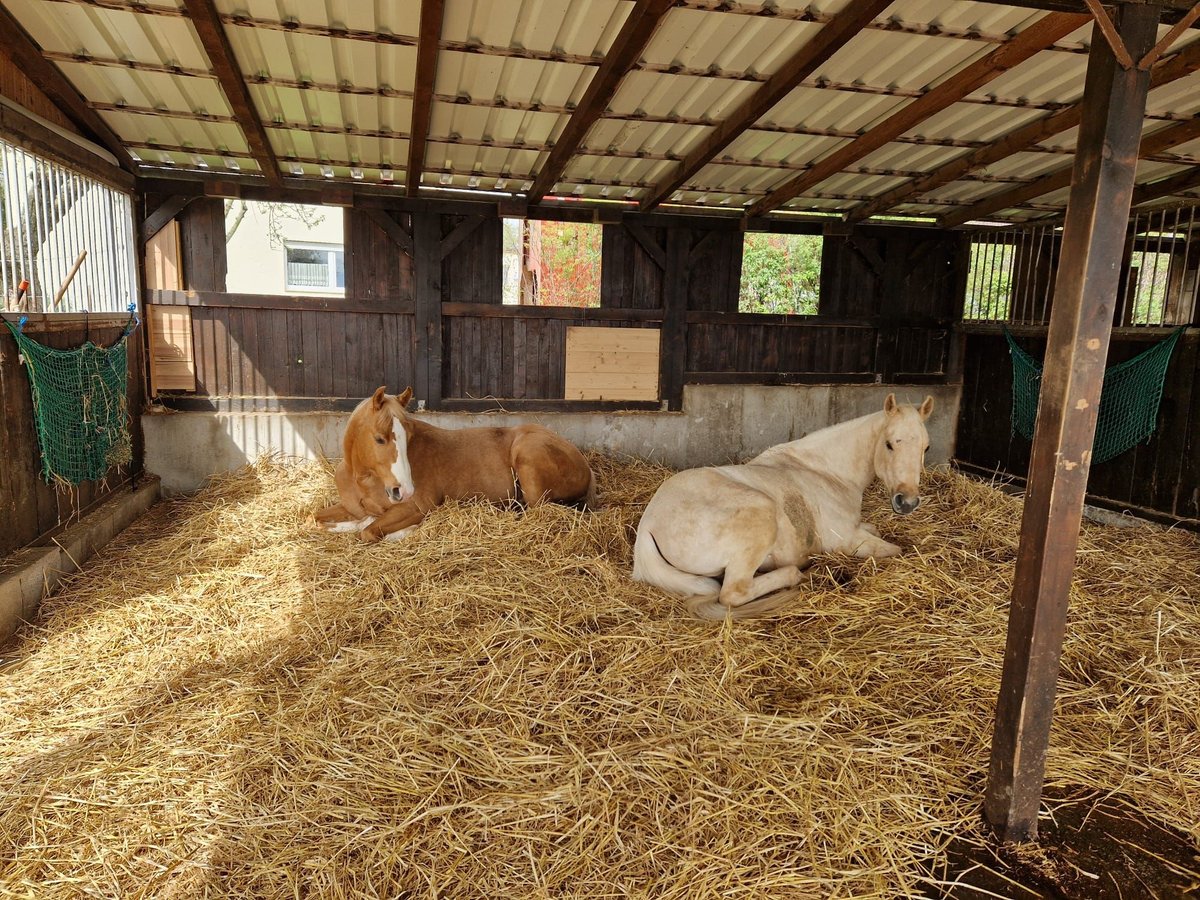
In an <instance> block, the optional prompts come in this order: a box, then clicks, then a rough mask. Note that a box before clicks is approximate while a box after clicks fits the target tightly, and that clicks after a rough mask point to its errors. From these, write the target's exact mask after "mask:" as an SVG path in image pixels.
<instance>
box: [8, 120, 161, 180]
mask: <svg viewBox="0 0 1200 900" xmlns="http://www.w3.org/2000/svg"><path fill="white" fill-rule="evenodd" d="M0 134H3V135H4V139H5V140H7V141H8V142H9V143H11V144H14V145H15V146H18V147H22V148H24V149H25V150H28V151H29V152H30V153H36V154H37V155H39V156H43V157H45V158H46V159H49V160H53V161H54V162H57V163H61V164H63V165H65V166H67V167H68V168H72V169H75V170H77V171H81V172H87V173H88V175H89V176H90V177H92V178H95V179H96V180H97V181H100V182H103V183H104V184H107V185H109V186H110V187H114V188H116V189H117V190H120V191H124V192H126V193H132V192H133V190H134V187H135V185H136V184H137V179H136V178H135V177H134V176H133V175H132V174H130V173H129V172H127V171H126V170H125V169H122V168H120V167H118V166H116V165H113V163H112V162H111V161H110V160H109V158H108V155H107V153H105V151H104V149H103V148H102V147H100V146H98V145H95V149H91V147H92V146H93V143H92V141H90V140H88V139H86V138H84V137H83V136H82V135H80V136H78V137H75V136H71V137H67V136H66V135H69V134H71V133H70V132H69V131H67V129H65V128H62V129H60V128H59V127H58V126H57V125H53V124H52V123H48V122H45V121H44V120H40V119H35V118H32V117H31V116H29V115H27V114H26V113H25V111H24V110H23V109H22V108H21V107H19V106H17V105H16V104H13V105H11V106H10V105H9V104H7V103H0ZM99 154H104V155H103V156H101V155H99Z"/></svg>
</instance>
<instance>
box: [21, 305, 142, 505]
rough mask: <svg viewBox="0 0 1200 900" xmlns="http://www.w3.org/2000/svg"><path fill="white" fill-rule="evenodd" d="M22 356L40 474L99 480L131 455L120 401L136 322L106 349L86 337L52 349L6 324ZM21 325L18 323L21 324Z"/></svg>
mask: <svg viewBox="0 0 1200 900" xmlns="http://www.w3.org/2000/svg"><path fill="white" fill-rule="evenodd" d="M5 324H6V325H8V330H9V331H11V332H12V336H13V339H14V340H16V342H17V347H18V348H19V349H20V351H21V355H22V356H23V357H24V359H25V371H27V372H28V373H29V388H30V393H31V394H32V395H33V415H34V419H35V420H36V422H37V436H38V447H39V449H40V450H41V451H42V476H43V477H44V478H45V479H46V481H50V482H53V481H58V482H66V483H68V484H73V485H74V484H79V483H80V482H82V481H95V480H97V479H100V478H103V477H104V475H105V473H106V472H107V471H108V470H109V468H111V467H112V466H116V465H121V464H122V463H127V462H129V461H130V460H131V459H132V458H133V452H132V445H131V442H130V437H129V422H128V415H127V409H126V400H125V384H126V366H127V353H126V349H127V343H128V338H129V333H130V332H131V331H133V329H134V327H135V324H136V320H135V319H134V318H133V316H132V315H131V316H130V320H129V325H127V326H126V328H125V332H124V333H123V334H122V335H121V337H120V338H118V339H117V341H116V343H114V344H113V345H112V346H110V347H97V346H96V345H95V344H93V343H92V342H91V341H88V342H87V343H85V344H84V345H83V346H81V347H77V348H75V349H74V350H55V349H54V348H52V347H45V346H43V345H42V344H39V343H38V342H37V341H35V340H33V339H32V338H30V337H28V336H26V335H25V334H24V333H22V331H21V327H20V326H14V325H13V324H12V323H11V322H7V321H6V322H5ZM23 324H24V323H23V322H22V325H23Z"/></svg>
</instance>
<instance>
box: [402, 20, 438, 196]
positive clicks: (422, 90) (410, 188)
mask: <svg viewBox="0 0 1200 900" xmlns="http://www.w3.org/2000/svg"><path fill="white" fill-rule="evenodd" d="M444 10H445V0H421V26H420V35H419V36H418V38H417V72H416V76H415V85H416V86H415V88H414V89H413V102H412V127H411V128H409V137H408V171H407V172H406V173H405V178H404V183H405V189H406V190H407V192H408V196H410V197H415V196H417V189H418V188H420V186H421V170H422V169H423V168H424V167H425V139H426V138H427V137H428V136H429V120H430V118H431V116H432V114H433V82H434V79H435V78H436V77H437V61H438V41H439V39H440V38H441V36H442V13H443V12H444Z"/></svg>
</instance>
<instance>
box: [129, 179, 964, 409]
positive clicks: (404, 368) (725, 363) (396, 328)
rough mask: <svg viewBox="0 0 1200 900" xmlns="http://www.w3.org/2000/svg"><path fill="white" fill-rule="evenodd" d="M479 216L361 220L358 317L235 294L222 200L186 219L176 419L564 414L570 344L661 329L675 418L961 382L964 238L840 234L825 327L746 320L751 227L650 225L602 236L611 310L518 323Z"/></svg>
mask: <svg viewBox="0 0 1200 900" xmlns="http://www.w3.org/2000/svg"><path fill="white" fill-rule="evenodd" d="M159 199H161V198H155V199H154V201H153V203H157V202H158V200H159ZM153 203H152V202H148V203H147V208H148V209H149V208H151V207H152V205H153ZM463 207H464V205H463V204H459V205H458V207H453V208H446V207H442V209H446V211H445V212H441V211H430V208H418V209H414V210H412V211H402V210H399V209H388V208H386V207H385V206H384V205H383V203H382V201H380V203H379V204H378V205H374V206H368V207H365V208H362V207H354V208H349V209H347V210H346V211H345V222H346V225H345V243H346V260H347V275H346V277H347V291H346V296H345V298H324V297H323V298H316V297H312V298H293V297H264V296H245V295H232V294H228V293H225V258H224V243H223V235H224V232H223V225H222V201H221V200H219V199H213V198H198V199H196V200H194V201H193V202H191V203H190V204H189V205H188V206H187V207H186V209H185V210H184V212H183V213H182V215H181V216H180V221H181V226H182V227H181V230H182V235H183V244H184V251H183V256H184V279H185V287H186V288H187V289H188V290H187V291H186V292H148V293H147V297H146V300H147V302H150V303H169V304H182V305H187V306H190V307H191V308H192V315H193V334H194V343H195V355H196V360H197V370H198V371H197V375H198V379H199V386H198V395H197V396H196V397H194V398H191V399H187V398H176V399H174V400H172V399H171V398H168V399H167V401H166V402H168V403H169V404H173V405H175V406H179V407H183V408H196V407H199V408H213V407H220V406H222V405H231V406H238V407H239V408H272V407H273V406H274V405H277V404H279V403H283V405H291V406H296V407H298V406H301V405H304V403H307V404H308V405H334V406H345V405H349V404H350V403H351V402H352V401H353V400H355V399H356V398H360V397H362V396H364V395H365V394H368V393H370V392H371V391H372V390H374V388H375V387H377V386H378V385H379V384H380V383H384V382H386V383H387V384H388V386H389V387H390V388H392V389H394V390H399V389H401V388H403V387H404V386H406V385H410V384H411V385H412V386H413V387H414V391H415V393H416V396H417V398H418V399H420V400H424V401H425V402H426V404H427V405H428V406H429V407H431V408H438V407H442V408H473V407H477V406H480V405H482V406H487V405H495V403H496V402H497V401H500V402H501V403H502V404H503V405H505V406H508V407H515V406H520V405H522V404H524V405H527V406H528V405H531V404H538V405H542V406H546V407H557V408H565V406H564V404H567V403H568V401H565V400H563V397H564V372H565V353H566V349H565V336H566V329H567V327H568V326H569V325H589V324H590V325H608V326H613V325H616V326H621V327H630V328H656V329H659V331H660V333H661V344H660V346H661V354H660V357H661V371H660V385H659V387H660V396H661V397H662V399H663V400H665V401H666V402H667V403H668V405H669V406H670V407H671V408H675V409H678V408H679V407H680V404H681V399H682V388H683V385H684V384H685V383H714V382H715V383H721V382H742V383H802V382H847V381H851V382H876V381H883V382H897V383H900V382H923V381H924V382H931V381H944V380H946V379H947V378H948V377H952V373H950V372H949V369H948V365H949V361H950V359H951V353H950V343H951V340H950V337H951V327H952V323H953V321H954V319H955V318H956V313H957V304H958V303H959V297H961V293H960V292H961V285H962V281H963V279H964V278H965V274H966V260H967V243H966V241H967V238H966V237H965V236H964V235H962V234H959V233H949V232H936V231H933V230H929V229H923V230H917V229H905V228H896V227H875V226H866V227H858V228H854V229H850V230H848V231H846V232H845V233H842V234H837V235H829V236H827V237H826V239H825V243H824V246H825V250H824V260H823V276H822V286H821V289H822V294H821V315H819V316H815V317H814V316H760V315H748V314H741V313H738V312H737V305H738V283H739V279H740V275H741V259H742V232H741V231H740V230H739V229H738V227H737V224H736V223H735V222H731V221H729V220H715V219H714V220H703V219H698V218H696V217H691V218H685V217H680V216H665V215H651V216H636V215H632V216H626V217H624V218H623V219H622V220H621V221H620V222H619V223H609V224H605V225H604V226H603V229H604V230H603V249H602V269H601V297H600V307H599V308H598V309H587V310H583V309H572V308H562V307H530V306H520V307H514V306H504V305H503V304H502V303H501V263H502V255H501V245H502V230H501V219H500V218H499V217H498V215H497V214H496V212H495V209H494V208H487V207H482V206H481V205H471V207H470V208H469V209H468V208H463ZM433 209H435V210H436V209H437V208H436V207H433ZM459 209H462V211H461V212H460V211H459ZM480 209H482V210H483V211H482V212H479V211H477V210H480ZM426 260H428V264H423V263H425V261H426ZM956 292H959V293H956ZM260 399H261V400H264V401H266V402H264V403H259V402H258V400H260ZM218 401H219V402H218ZM234 401H236V402H234ZM300 401H303V403H301V402H300ZM589 403H591V404H592V406H595V405H596V404H595V403H594V402H592V401H577V402H573V403H571V404H570V405H571V408H588V407H587V404H589ZM642 405H650V404H645V403H643V404H642Z"/></svg>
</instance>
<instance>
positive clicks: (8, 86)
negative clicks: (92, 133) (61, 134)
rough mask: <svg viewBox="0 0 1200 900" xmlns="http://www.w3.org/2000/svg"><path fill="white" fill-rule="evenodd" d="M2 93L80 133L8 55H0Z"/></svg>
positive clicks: (0, 89)
mask: <svg viewBox="0 0 1200 900" xmlns="http://www.w3.org/2000/svg"><path fill="white" fill-rule="evenodd" d="M0 95H3V96H5V97H7V98H8V99H9V100H12V101H13V102H14V103H19V104H20V105H21V106H23V107H25V108H26V109H27V110H29V111H30V112H33V113H37V114H38V115H39V116H41V117H42V118H43V119H46V120H47V121H50V122H53V123H54V124H55V125H57V126H58V127H60V128H65V129H67V130H68V131H73V132H75V133H76V134H78V133H79V129H78V128H76V127H75V125H74V123H72V122H71V120H70V119H68V118H67V117H66V116H65V115H63V113H62V110H60V109H59V108H58V106H57V105H56V104H55V103H54V101H52V100H51V99H50V98H49V97H47V96H46V95H45V93H43V92H42V90H41V89H40V88H39V87H38V86H37V85H36V84H35V83H34V82H33V81H32V80H30V78H29V77H28V76H27V75H26V74H25V73H24V72H23V71H22V70H21V69H20V68H19V67H18V66H16V65H14V64H13V62H12V61H11V60H10V59H9V58H8V57H7V56H0Z"/></svg>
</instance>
